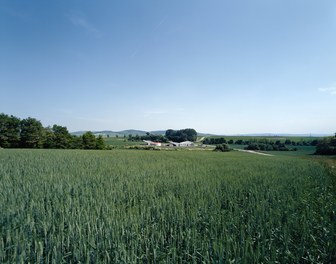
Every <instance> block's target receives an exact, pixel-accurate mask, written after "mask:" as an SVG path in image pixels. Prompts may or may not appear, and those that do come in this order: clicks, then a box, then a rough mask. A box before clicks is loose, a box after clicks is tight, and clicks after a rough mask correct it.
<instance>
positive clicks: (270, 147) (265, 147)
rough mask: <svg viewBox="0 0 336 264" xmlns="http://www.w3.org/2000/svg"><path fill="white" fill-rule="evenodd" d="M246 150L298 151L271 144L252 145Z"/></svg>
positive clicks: (282, 145) (283, 145)
mask: <svg viewBox="0 0 336 264" xmlns="http://www.w3.org/2000/svg"><path fill="white" fill-rule="evenodd" d="M245 149H246V150H265V151H296V150H297V148H288V147H287V146H286V145H285V144H282V143H280V144H274V143H273V144H271V143H251V144H249V145H248V146H247V147H246V148H245Z"/></svg>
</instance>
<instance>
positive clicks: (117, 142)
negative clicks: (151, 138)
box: [104, 137, 144, 149]
mask: <svg viewBox="0 0 336 264" xmlns="http://www.w3.org/2000/svg"><path fill="white" fill-rule="evenodd" d="M104 140H105V143H106V145H108V146H111V147H114V148H119V149H121V148H125V147H128V146H135V145H144V142H143V141H128V140H127V138H124V137H109V138H104Z"/></svg>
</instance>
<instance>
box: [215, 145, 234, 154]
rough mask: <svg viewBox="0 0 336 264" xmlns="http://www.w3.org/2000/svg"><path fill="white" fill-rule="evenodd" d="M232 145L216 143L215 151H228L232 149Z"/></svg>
mask: <svg viewBox="0 0 336 264" xmlns="http://www.w3.org/2000/svg"><path fill="white" fill-rule="evenodd" d="M230 150H231V149H230V147H229V145H228V144H225V143H224V144H220V145H216V147H215V149H214V151H218V152H228V151H230Z"/></svg>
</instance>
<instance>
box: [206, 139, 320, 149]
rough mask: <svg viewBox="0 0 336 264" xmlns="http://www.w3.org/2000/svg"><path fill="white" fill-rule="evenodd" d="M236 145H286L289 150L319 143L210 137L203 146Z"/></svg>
mask: <svg viewBox="0 0 336 264" xmlns="http://www.w3.org/2000/svg"><path fill="white" fill-rule="evenodd" d="M223 143H228V144H230V145H231V144H235V145H250V144H266V145H278V146H279V145H286V146H287V148H289V149H290V147H289V146H316V145H317V143H318V140H317V139H313V140H298V141H294V140H291V139H286V140H285V141H282V142H281V141H280V140H275V141H274V140H270V139H268V138H254V139H237V140H235V141H234V140H233V139H230V140H228V141H227V140H226V139H225V138H224V137H208V138H205V139H204V140H203V144H207V145H217V144H223Z"/></svg>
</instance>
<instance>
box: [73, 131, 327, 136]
mask: <svg viewBox="0 0 336 264" xmlns="http://www.w3.org/2000/svg"><path fill="white" fill-rule="evenodd" d="M85 132H86V131H76V132H72V133H71V134H72V135H75V136H81V135H83V134H84V133H85ZM147 132H149V133H151V134H154V135H164V134H165V133H166V130H155V131H144V130H137V129H127V130H121V131H111V130H102V131H92V133H93V134H95V135H96V136H99V135H102V136H105V137H106V136H107V135H108V136H109V137H116V136H118V137H123V136H124V135H126V136H128V135H130V134H131V135H132V136H135V135H139V136H144V135H146V133H147ZM197 135H198V136H199V137H211V136H222V137H225V136H240V137H326V136H332V135H329V134H285V133H279V134H275V133H255V134H228V135H215V134H209V133H200V132H199V133H197Z"/></svg>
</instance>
